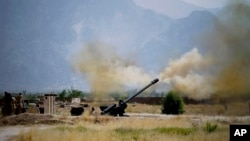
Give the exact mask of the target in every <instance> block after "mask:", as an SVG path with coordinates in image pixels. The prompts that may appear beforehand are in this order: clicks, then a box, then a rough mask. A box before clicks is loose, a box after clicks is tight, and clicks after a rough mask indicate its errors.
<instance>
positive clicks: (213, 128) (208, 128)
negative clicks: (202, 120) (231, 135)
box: [203, 122, 217, 133]
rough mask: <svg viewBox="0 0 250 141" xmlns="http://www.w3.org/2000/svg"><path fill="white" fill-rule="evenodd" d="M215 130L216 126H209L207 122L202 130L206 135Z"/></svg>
mask: <svg viewBox="0 0 250 141" xmlns="http://www.w3.org/2000/svg"><path fill="white" fill-rule="evenodd" d="M216 129H217V124H211V123H209V122H207V123H206V125H205V127H204V128H203V130H204V131H205V132H207V133H212V132H214V131H215V130H216Z"/></svg>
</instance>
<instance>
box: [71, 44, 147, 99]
mask: <svg viewBox="0 0 250 141" xmlns="http://www.w3.org/2000/svg"><path fill="white" fill-rule="evenodd" d="M72 68H73V69H74V70H75V71H76V72H78V73H80V74H82V75H83V76H84V77H86V78H87V80H88V82H89V83H90V87H91V92H92V93H93V94H94V95H95V96H97V97H98V96H105V95H107V94H108V93H112V92H122V91H124V88H125V87H135V86H136V87H137V86H141V85H145V84H147V83H148V82H150V80H151V76H150V75H148V74H147V73H145V72H144V71H143V69H141V68H139V67H137V66H136V65H135V64H134V63H133V62H132V61H130V59H124V58H122V57H121V55H119V54H118V53H117V51H116V50H115V48H114V47H112V46H110V45H108V44H105V43H102V42H93V43H89V44H86V45H85V46H84V47H83V48H82V50H80V51H79V52H78V53H76V54H75V55H74V57H73V58H72Z"/></svg>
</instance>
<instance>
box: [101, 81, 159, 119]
mask: <svg viewBox="0 0 250 141" xmlns="http://www.w3.org/2000/svg"><path fill="white" fill-rule="evenodd" d="M158 81H159V79H158V78H156V79H154V80H153V81H151V83H149V84H148V85H147V86H145V87H144V88H142V89H141V90H140V91H138V92H137V93H136V94H134V95H132V96H131V97H128V98H127V99H125V100H124V101H122V100H119V103H118V106H117V105H116V104H113V105H110V106H100V109H101V111H102V112H101V114H102V115H104V114H109V115H112V116H117V115H119V116H124V113H125V109H126V108H127V103H128V102H129V101H130V100H131V99H133V98H134V97H136V96H137V95H139V94H140V93H142V92H143V91H144V90H146V89H147V88H149V87H150V86H152V85H154V84H155V83H157V82H158Z"/></svg>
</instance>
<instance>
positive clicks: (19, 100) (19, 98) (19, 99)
mask: <svg viewBox="0 0 250 141" xmlns="http://www.w3.org/2000/svg"><path fill="white" fill-rule="evenodd" d="M22 98H23V95H22V93H19V94H18V96H16V112H15V114H17V115H18V114H20V113H22V108H23V103H22Z"/></svg>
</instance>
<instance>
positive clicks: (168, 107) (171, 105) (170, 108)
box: [162, 91, 184, 114]
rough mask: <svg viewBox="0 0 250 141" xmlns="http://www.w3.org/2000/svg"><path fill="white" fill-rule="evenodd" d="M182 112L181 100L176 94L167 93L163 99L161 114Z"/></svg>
mask: <svg viewBox="0 0 250 141" xmlns="http://www.w3.org/2000/svg"><path fill="white" fill-rule="evenodd" d="M183 112H184V109H183V99H182V98H181V97H180V96H179V94H178V93H176V92H173V91H170V92H168V94H167V95H166V97H165V98H164V99H163V105H162V113H163V114H182V113H183Z"/></svg>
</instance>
